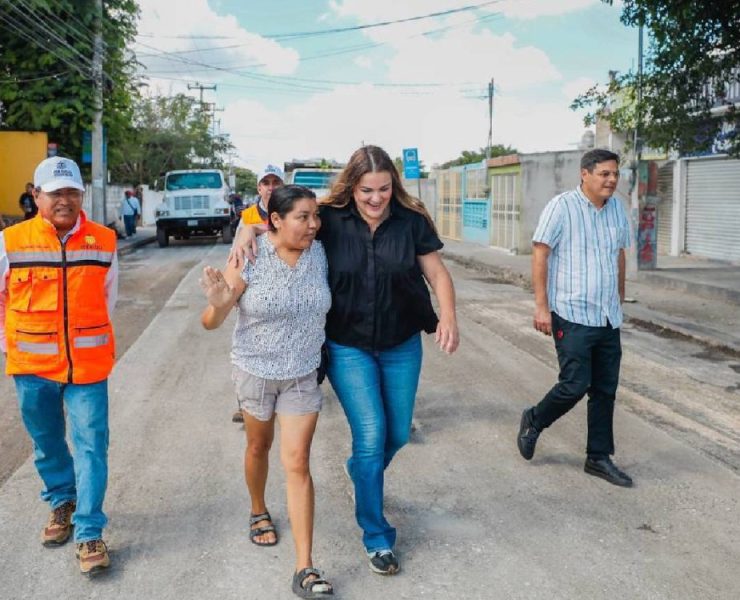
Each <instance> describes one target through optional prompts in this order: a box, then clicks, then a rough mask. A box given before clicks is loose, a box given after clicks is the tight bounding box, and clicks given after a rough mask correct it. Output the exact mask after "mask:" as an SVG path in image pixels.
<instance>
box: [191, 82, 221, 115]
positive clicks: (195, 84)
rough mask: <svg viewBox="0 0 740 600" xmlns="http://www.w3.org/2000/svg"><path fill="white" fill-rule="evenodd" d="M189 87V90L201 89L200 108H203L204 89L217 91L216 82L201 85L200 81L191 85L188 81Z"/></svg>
mask: <svg viewBox="0 0 740 600" xmlns="http://www.w3.org/2000/svg"><path fill="white" fill-rule="evenodd" d="M188 89H189V90H200V109H201V110H203V90H213V91H214V92H215V91H216V84H215V83H214V84H213V85H201V84H200V83H194V84H193V85H190V84H189V83H188Z"/></svg>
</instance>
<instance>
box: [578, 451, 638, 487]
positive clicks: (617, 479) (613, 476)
mask: <svg viewBox="0 0 740 600" xmlns="http://www.w3.org/2000/svg"><path fill="white" fill-rule="evenodd" d="M583 470H584V471H586V473H588V474H589V475H595V476H596V477H601V478H602V479H605V480H606V481H608V482H609V483H613V484H614V485H618V486H621V487H632V478H631V477H630V476H629V475H627V473H625V472H624V471H620V470H619V469H618V468H617V466H616V465H615V464H614V463H613V462H612V459H611V458H609V457H608V456H607V457H606V458H598V459H593V458H587V459H586V464H585V465H583Z"/></svg>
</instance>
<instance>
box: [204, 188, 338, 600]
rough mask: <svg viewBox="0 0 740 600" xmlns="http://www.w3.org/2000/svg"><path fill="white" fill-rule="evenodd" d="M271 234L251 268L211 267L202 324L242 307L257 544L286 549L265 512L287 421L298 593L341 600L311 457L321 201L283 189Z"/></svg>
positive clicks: (319, 321) (235, 357)
mask: <svg viewBox="0 0 740 600" xmlns="http://www.w3.org/2000/svg"><path fill="white" fill-rule="evenodd" d="M268 226H269V232H268V234H267V235H263V236H261V239H260V245H261V252H260V257H259V260H257V261H256V262H255V263H254V264H252V263H249V262H248V263H247V264H246V266H245V267H244V269H243V270H242V271H241V272H240V271H239V270H238V269H237V268H235V267H234V266H232V265H231V264H230V265H228V266H227V267H226V270H225V271H224V273H223V274H222V273H221V272H220V271H218V270H217V269H213V268H211V267H206V268H205V269H204V270H203V279H202V280H201V285H202V287H203V290H204V291H205V294H206V297H207V298H208V306H207V307H206V309H205V310H204V311H203V315H202V317H201V322H202V324H203V326H204V327H205V328H206V329H215V328H217V327H218V326H220V325H221V323H223V322H224V320H225V318H226V316H227V315H228V314H229V312H230V311H231V309H232V308H234V307H237V308H238V315H237V323H236V327H235V328H234V335H233V340H232V351H231V361H232V364H233V380H234V384H235V387H236V393H237V398H238V400H239V405H240V407H241V409H242V411H243V414H244V425H245V427H244V428H245V431H246V434H247V449H246V452H245V455H244V472H245V478H246V481H247V488H248V490H249V494H250V497H251V501H252V510H251V516H250V526H251V529H250V539H251V540H252V542H253V543H255V544H257V545H258V546H272V545H274V544H276V543H277V531H276V530H275V526H274V525H273V523H272V519H271V517H270V513H269V512H268V510H267V506H266V504H265V484H266V482H267V472H268V455H269V450H270V446H271V444H272V440H273V436H274V428H275V414H277V415H278V420H279V421H280V450H281V459H282V463H283V467H284V468H285V474H286V487H287V496H288V515H289V517H290V523H291V528H292V532H293V539H294V542H295V547H296V569H295V573H294V575H293V583H292V585H293V591H294V592H295V593H296V594H297V595H299V596H301V597H310V598H320V597H323V596H329V595H331V594H332V587H331V585H330V584H329V583H328V582H327V581H326V580H324V579H323V577H322V575H321V574H320V573H319V571H317V570H316V569H314V567H313V563H312V559H311V548H312V543H313V506H314V490H313V481H312V479H311V473H310V471H309V453H310V448H311V440H312V438H313V434H314V431H315V429H316V422H317V420H318V416H319V411H320V410H321V402H322V393H321V388H320V387H319V385H318V383H317V381H316V376H317V372H316V371H317V368H318V367H319V363H320V360H321V346H322V344H323V343H324V325H325V322H326V313H327V312H328V310H329V307H330V305H331V294H330V292H329V285H328V280H327V263H326V255H325V254H324V249H323V247H322V245H321V242H319V241H316V240H315V237H316V232H317V231H318V229H319V227H320V226H321V221H320V219H319V213H318V206H317V203H316V196H315V195H314V193H313V192H312V191H311V190H309V189H308V188H305V187H303V186H297V185H288V186H284V187H281V188H278V189H277V190H275V191H274V192H273V193H272V197H271V198H270V203H269V208H268Z"/></svg>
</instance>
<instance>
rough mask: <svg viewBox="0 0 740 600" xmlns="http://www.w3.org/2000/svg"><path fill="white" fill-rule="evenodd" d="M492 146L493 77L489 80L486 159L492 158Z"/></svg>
mask: <svg viewBox="0 0 740 600" xmlns="http://www.w3.org/2000/svg"><path fill="white" fill-rule="evenodd" d="M491 146H493V77H491V81H489V82H488V145H487V146H486V159H489V158H491Z"/></svg>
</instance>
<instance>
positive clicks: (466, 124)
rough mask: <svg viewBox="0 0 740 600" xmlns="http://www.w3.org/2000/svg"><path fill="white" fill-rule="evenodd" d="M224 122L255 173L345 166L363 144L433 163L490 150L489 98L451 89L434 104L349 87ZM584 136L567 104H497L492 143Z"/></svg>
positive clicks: (245, 111) (532, 143) (540, 146)
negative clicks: (291, 163) (281, 166)
mask: <svg viewBox="0 0 740 600" xmlns="http://www.w3.org/2000/svg"><path fill="white" fill-rule="evenodd" d="M223 120H224V124H225V127H226V130H227V131H229V132H230V133H231V135H232V140H233V141H234V143H235V144H236V145H237V146H238V147H240V148H243V149H245V150H242V151H241V152H240V155H241V157H242V159H243V161H244V162H245V163H246V166H249V167H250V168H259V167H261V166H262V165H263V164H265V163H266V162H270V161H273V162H283V161H285V160H288V159H290V158H306V157H314V156H323V157H326V158H333V159H336V160H340V161H346V160H347V159H348V158H349V156H350V154H351V153H352V152H353V151H354V150H355V149H357V148H358V147H359V146H360V145H361V144H362V143H363V142H364V143H374V144H378V145H380V146H382V147H384V148H385V149H386V150H387V151H388V153H389V154H391V156H397V155H400V152H401V150H402V148H404V147H409V146H416V147H418V148H419V152H420V158H421V159H422V160H423V161H424V163H425V164H427V165H432V164H434V163H441V162H444V161H446V160H449V159H451V158H455V157H456V156H458V155H459V153H460V152H461V151H462V150H470V149H477V148H480V147H482V146H484V145H485V142H486V137H487V134H488V113H487V103H486V102H485V100H477V99H469V98H461V97H460V96H459V95H458V94H457V93H456V92H452V91H449V90H447V91H442V92H440V93H438V94H437V95H435V97H434V100H433V101H430V99H429V97H428V96H424V97H421V98H420V97H417V96H413V95H405V94H402V93H399V92H398V90H395V89H388V88H378V87H374V86H371V85H367V84H366V85H359V86H343V87H341V88H338V89H336V90H334V91H332V92H328V93H324V94H320V95H317V96H314V97H312V98H310V99H308V100H306V101H305V102H302V103H300V104H296V105H293V106H291V107H289V108H288V109H286V110H282V111H279V112H278V111H273V110H271V109H270V108H268V107H267V106H265V105H264V104H261V103H258V102H252V101H240V102H236V103H232V104H230V105H229V106H227V108H226V112H225V113H224V116H223ZM476 132H477V133H476ZM582 132H583V125H582V121H581V118H580V116H579V115H577V114H576V113H573V112H572V111H570V110H568V109H567V102H565V101H562V102H559V101H557V100H555V99H554V100H552V101H549V102H548V101H542V100H540V99H539V98H536V97H532V96H529V95H526V94H525V95H523V96H522V97H514V96H511V97H506V98H502V99H500V100H498V101H497V102H496V104H495V111H494V123H493V137H494V143H502V144H511V145H516V146H517V148H518V149H519V150H520V151H525V152H533V151H541V150H554V149H568V148H571V147H575V144H576V143H577V142H578V140H579V139H580V137H581V134H582ZM571 144H572V145H571Z"/></svg>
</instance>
